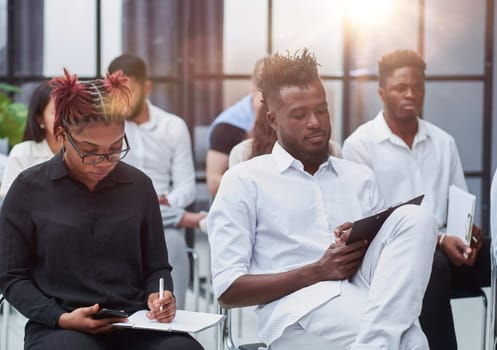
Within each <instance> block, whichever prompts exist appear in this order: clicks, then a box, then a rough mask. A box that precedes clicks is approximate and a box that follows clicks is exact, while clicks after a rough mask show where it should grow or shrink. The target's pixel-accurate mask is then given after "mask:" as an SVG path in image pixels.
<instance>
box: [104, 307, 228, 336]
mask: <svg viewBox="0 0 497 350" xmlns="http://www.w3.org/2000/svg"><path fill="white" fill-rule="evenodd" d="M147 312H148V310H140V311H137V312H135V313H134V314H133V315H131V316H130V317H128V322H119V323H113V326H115V327H125V328H136V329H151V330H157V331H165V332H187V333H196V332H200V331H202V330H204V329H207V328H209V327H212V326H215V325H217V324H218V323H219V322H221V321H222V319H223V318H224V316H223V315H219V314H211V313H205V312H193V311H185V310H177V311H176V317H175V318H174V320H172V322H170V323H160V322H157V321H155V320H150V319H149V318H148V317H147Z"/></svg>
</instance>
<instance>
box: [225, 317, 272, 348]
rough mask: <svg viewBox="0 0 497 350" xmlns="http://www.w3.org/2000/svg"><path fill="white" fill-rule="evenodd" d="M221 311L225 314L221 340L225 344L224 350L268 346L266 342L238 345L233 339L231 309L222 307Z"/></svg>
mask: <svg viewBox="0 0 497 350" xmlns="http://www.w3.org/2000/svg"><path fill="white" fill-rule="evenodd" d="M220 313H222V314H223V315H224V316H225V318H224V320H223V323H222V326H221V338H222V341H221V342H220V343H221V344H222V345H223V348H224V350H258V349H259V348H261V347H262V348H265V347H266V344H264V343H250V344H241V345H236V344H235V342H234V341H233V333H232V324H231V321H232V315H231V310H230V309H224V308H220Z"/></svg>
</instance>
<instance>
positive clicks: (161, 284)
mask: <svg viewBox="0 0 497 350" xmlns="http://www.w3.org/2000/svg"><path fill="white" fill-rule="evenodd" d="M162 298H164V278H162V277H161V278H160V279H159V300H162ZM160 311H161V312H162V305H161V306H160Z"/></svg>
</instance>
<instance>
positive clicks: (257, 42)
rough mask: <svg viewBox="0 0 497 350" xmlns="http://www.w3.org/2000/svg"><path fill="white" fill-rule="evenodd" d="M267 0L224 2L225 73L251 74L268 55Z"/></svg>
mask: <svg viewBox="0 0 497 350" xmlns="http://www.w3.org/2000/svg"><path fill="white" fill-rule="evenodd" d="M267 9H268V5H267V0H237V1H225V2H224V14H225V16H224V29H223V49H224V50H223V72H224V73H226V74H252V70H253V67H254V63H255V61H257V60H258V59H259V58H261V57H264V56H265V55H266V52H267V31H268V28H267V16H268V13H267Z"/></svg>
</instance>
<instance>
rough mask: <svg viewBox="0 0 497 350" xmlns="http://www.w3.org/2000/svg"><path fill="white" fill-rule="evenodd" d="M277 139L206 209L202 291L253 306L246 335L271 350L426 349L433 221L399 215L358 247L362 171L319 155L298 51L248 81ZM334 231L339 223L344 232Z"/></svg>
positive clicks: (371, 203)
mask: <svg viewBox="0 0 497 350" xmlns="http://www.w3.org/2000/svg"><path fill="white" fill-rule="evenodd" d="M258 87H259V89H260V90H261V91H262V94H263V101H264V103H265V105H266V107H267V108H268V114H267V118H268V121H269V123H270V124H271V126H272V127H273V128H274V130H275V131H276V133H277V136H278V141H277V142H276V143H275V145H274V148H273V151H272V153H271V154H266V155H262V156H258V157H255V158H252V159H250V160H248V161H246V162H243V163H240V164H238V165H237V166H235V167H233V168H231V169H229V170H228V171H227V172H226V173H225V174H224V176H223V179H222V181H221V185H220V188H219V191H218V193H217V195H216V198H215V200H214V203H213V205H212V207H211V210H210V211H209V218H208V232H209V233H208V234H209V242H210V246H211V257H212V276H213V287H214V293H215V295H216V297H217V298H218V300H219V302H220V303H221V305H222V306H224V307H241V306H248V305H258V308H257V309H256V313H257V318H258V322H257V324H258V335H259V337H260V339H261V340H262V341H264V342H265V343H266V344H268V345H270V347H271V349H272V350H280V349H303V348H309V349H325V348H327V349H353V350H358V349H428V345H427V342H426V338H425V336H424V334H423V333H422V332H421V330H420V329H419V327H417V326H416V325H415V321H416V320H417V318H418V315H419V312H420V310H421V302H422V298H423V294H424V291H425V287H426V284H427V283H428V279H429V275H430V269H431V264H432V258H433V251H434V249H435V243H436V233H435V229H436V225H435V222H434V220H433V219H432V218H431V217H430V215H428V214H427V213H425V212H424V211H423V210H422V209H420V207H418V206H413V205H406V206H403V207H400V208H399V209H397V210H396V211H394V212H393V214H392V215H391V216H390V217H389V218H388V219H387V220H386V221H385V223H384V224H383V226H382V228H381V229H380V231H379V232H378V234H377V236H376V238H374V239H373V240H372V241H371V242H369V243H367V242H364V241H361V240H359V241H356V242H353V243H350V244H346V243H345V242H346V241H347V239H348V236H349V234H350V231H349V230H348V228H349V227H350V223H345V222H346V221H353V220H356V219H359V218H362V217H364V216H367V215H371V214H372V213H374V212H376V211H378V210H380V209H382V208H383V206H384V204H383V200H382V199H381V196H380V195H379V191H378V188H377V186H376V181H375V178H374V175H373V173H372V172H371V170H370V169H368V168H367V167H365V166H363V165H359V164H355V163H352V162H349V161H346V160H342V159H338V158H335V157H332V156H329V152H328V142H329V139H330V134H331V126H330V115H329V112H328V105H327V103H326V92H325V90H324V86H323V84H322V82H321V80H320V79H319V75H318V72H317V63H316V60H315V58H314V55H313V54H311V53H309V52H308V51H307V50H303V51H300V52H297V53H295V54H293V55H291V54H290V53H286V54H275V55H272V56H270V57H268V58H266V59H265V61H264V68H263V71H262V75H261V77H260V80H259V83H258ZM344 223H345V224H344Z"/></svg>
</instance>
